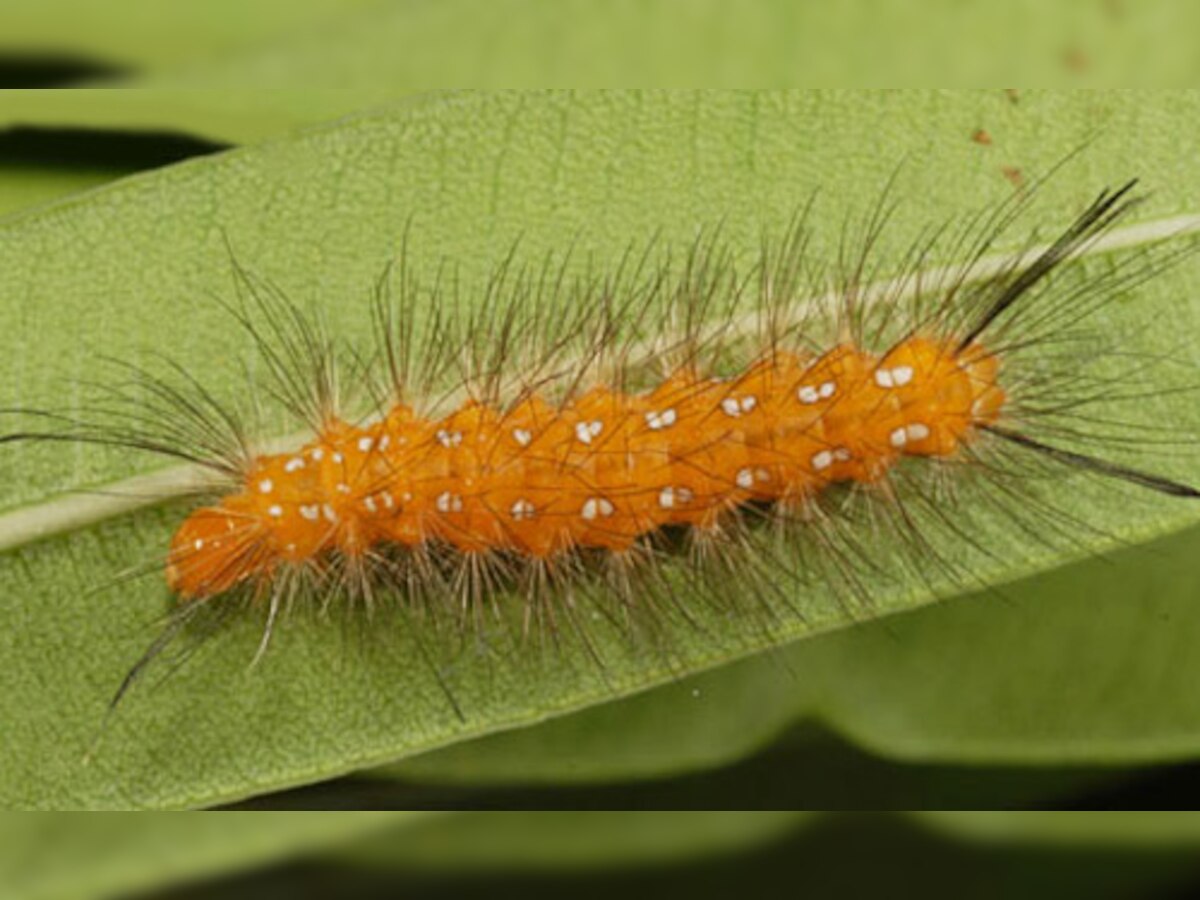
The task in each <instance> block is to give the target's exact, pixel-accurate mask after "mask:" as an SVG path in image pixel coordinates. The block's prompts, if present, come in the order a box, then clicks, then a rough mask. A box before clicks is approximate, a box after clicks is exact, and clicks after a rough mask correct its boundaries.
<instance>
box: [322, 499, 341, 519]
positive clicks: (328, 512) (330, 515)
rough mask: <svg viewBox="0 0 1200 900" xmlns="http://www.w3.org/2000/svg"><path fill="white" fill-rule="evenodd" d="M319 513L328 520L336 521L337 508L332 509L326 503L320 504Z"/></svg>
mask: <svg viewBox="0 0 1200 900" xmlns="http://www.w3.org/2000/svg"><path fill="white" fill-rule="evenodd" d="M321 513H322V515H324V516H325V518H326V519H328V520H329V521H330V522H336V521H337V520H338V514H337V510H336V509H334V508H333V507H332V506H330V505H329V504H328V503H322V504H321Z"/></svg>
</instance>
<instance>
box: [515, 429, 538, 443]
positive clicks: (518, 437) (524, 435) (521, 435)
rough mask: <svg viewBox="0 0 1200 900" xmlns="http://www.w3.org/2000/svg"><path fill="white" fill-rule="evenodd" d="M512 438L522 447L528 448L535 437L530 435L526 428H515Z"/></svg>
mask: <svg viewBox="0 0 1200 900" xmlns="http://www.w3.org/2000/svg"><path fill="white" fill-rule="evenodd" d="M512 436H513V440H514V441H516V442H517V443H518V444H520V445H521V446H522V447H528V446H529V444H530V443H531V442H532V441H533V435H532V434H530V433H529V430H528V429H526V428H514V429H513V433H512Z"/></svg>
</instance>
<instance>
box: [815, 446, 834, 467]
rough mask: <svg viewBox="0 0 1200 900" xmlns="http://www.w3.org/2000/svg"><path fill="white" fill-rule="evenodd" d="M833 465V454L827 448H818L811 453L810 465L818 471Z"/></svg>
mask: <svg viewBox="0 0 1200 900" xmlns="http://www.w3.org/2000/svg"><path fill="white" fill-rule="evenodd" d="M831 465H833V454H832V453H830V452H829V451H828V450H820V451H818V452H816V453H814V454H813V455H812V467H813V468H814V469H816V470H817V471H818V472H820V471H821V470H822V469H828V468H829V467H830V466H831Z"/></svg>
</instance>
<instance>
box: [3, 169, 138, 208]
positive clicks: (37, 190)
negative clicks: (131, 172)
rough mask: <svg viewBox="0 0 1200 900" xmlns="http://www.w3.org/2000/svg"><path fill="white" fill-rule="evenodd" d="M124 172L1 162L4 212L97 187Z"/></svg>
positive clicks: (30, 206)
mask: <svg viewBox="0 0 1200 900" xmlns="http://www.w3.org/2000/svg"><path fill="white" fill-rule="evenodd" d="M120 174H124V173H120V172H114V171H111V170H104V169H99V168H51V167H47V166H24V165H3V166H0V216H5V215H8V214H10V213H14V212H17V211H18V210H24V209H30V208H32V207H35V206H38V205H40V204H42V203H47V202H49V201H51V200H58V199H60V198H62V197H64V196H66V195H68V194H73V193H75V192H77V191H83V190H86V189H87V188H91V187H96V186H98V185H101V184H104V183H105V182H108V181H112V180H113V179H114V178H116V177H117V176H118V175H120Z"/></svg>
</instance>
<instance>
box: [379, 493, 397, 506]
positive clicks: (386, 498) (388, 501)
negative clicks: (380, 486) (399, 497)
mask: <svg viewBox="0 0 1200 900" xmlns="http://www.w3.org/2000/svg"><path fill="white" fill-rule="evenodd" d="M380 496H382V497H383V505H384V507H385V508H386V509H391V508H392V507H393V506H394V505H395V503H396V501H395V500H393V499H392V495H391V494H381V495H380Z"/></svg>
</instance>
